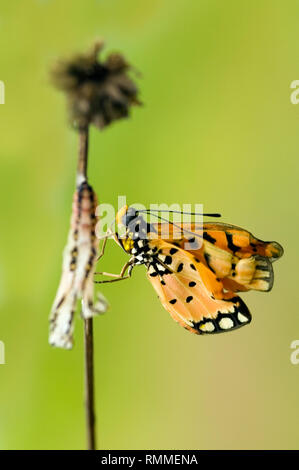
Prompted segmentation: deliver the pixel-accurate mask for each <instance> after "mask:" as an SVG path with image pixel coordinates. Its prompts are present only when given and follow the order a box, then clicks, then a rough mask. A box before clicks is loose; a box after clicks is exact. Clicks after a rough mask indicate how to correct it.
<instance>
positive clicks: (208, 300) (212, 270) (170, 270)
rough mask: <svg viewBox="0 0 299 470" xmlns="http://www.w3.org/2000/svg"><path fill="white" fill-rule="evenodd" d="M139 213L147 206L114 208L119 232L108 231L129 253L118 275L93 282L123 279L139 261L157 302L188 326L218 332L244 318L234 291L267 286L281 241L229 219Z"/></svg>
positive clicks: (245, 321)
mask: <svg viewBox="0 0 299 470" xmlns="http://www.w3.org/2000/svg"><path fill="white" fill-rule="evenodd" d="M160 212H161V211H160ZM169 212H171V211H169ZM143 213H150V211H149V210H146V211H138V210H136V209H134V208H132V207H128V206H124V207H123V208H122V209H120V210H119V211H118V213H117V216H116V223H117V225H118V226H120V227H123V228H124V232H125V234H124V236H120V235H119V234H118V233H117V232H115V233H112V232H110V235H109V236H112V238H114V240H115V241H116V242H117V243H118V244H119V245H120V246H121V247H122V248H123V249H124V251H125V252H126V253H128V254H129V255H131V257H130V259H129V261H128V262H127V263H126V264H125V266H124V267H123V269H122V271H121V273H120V274H119V275H111V276H114V279H110V280H106V281H105V280H104V281H95V282H100V283H102V282H113V281H117V280H121V279H127V278H128V277H130V276H131V273H132V270H133V268H134V267H135V266H136V265H141V264H143V265H145V267H146V269H147V278H148V280H149V281H150V282H151V284H152V286H153V287H154V289H155V291H156V292H157V294H158V297H159V299H160V301H161V303H162V305H163V307H164V308H165V309H166V310H167V311H168V312H169V313H170V315H171V316H172V318H173V319H174V320H175V321H176V322H178V323H179V324H180V325H181V326H183V327H184V328H185V329H187V330H189V331H190V332H192V333H195V334H214V333H222V332H226V331H232V330H236V329H238V328H240V327H242V326H244V325H247V324H249V323H250V321H251V314H250V312H249V310H248V308H247V306H246V304H245V303H244V302H243V300H242V299H241V298H240V297H239V296H238V295H237V294H236V293H237V292H245V291H248V290H257V291H262V292H268V291H270V290H271V288H272V286H273V280H274V274H273V267H272V262H273V261H275V260H277V259H278V258H280V257H281V256H282V254H283V248H282V247H281V245H279V244H278V243H277V242H264V241H262V240H259V239H258V238H256V237H254V236H253V235H252V234H251V233H250V232H248V231H247V230H244V229H242V228H240V227H236V226H234V225H228V224H223V223H211V222H207V223H203V224H196V223H191V224H187V225H186V224H184V223H180V224H176V223H173V222H170V221H167V222H166V223H164V222H162V221H163V220H167V219H164V218H163V217H161V216H157V217H158V218H159V219H160V221H159V222H158V223H148V222H146V220H145V219H144V218H143ZM204 215H212V216H217V217H218V216H219V214H204ZM106 241H107V238H106V239H105V240H104V243H103V247H102V251H101V256H102V255H103V253H104V248H105V243H106ZM97 274H104V275H110V274H109V273H97Z"/></svg>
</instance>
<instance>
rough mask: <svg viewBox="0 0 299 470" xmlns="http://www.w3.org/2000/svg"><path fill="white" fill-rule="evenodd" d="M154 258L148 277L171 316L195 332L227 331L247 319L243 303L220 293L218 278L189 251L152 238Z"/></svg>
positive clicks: (249, 316) (230, 293)
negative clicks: (155, 252)
mask: <svg viewBox="0 0 299 470" xmlns="http://www.w3.org/2000/svg"><path fill="white" fill-rule="evenodd" d="M150 246H151V248H153V249H158V254H157V261H158V262H156V263H155V264H153V265H151V266H150V267H149V269H148V278H149V280H150V282H151V283H152V285H153V287H154V288H155V290H156V292H157V293H158V296H159V298H160V300H161V302H162V304H163V306H164V307H165V309H166V310H167V311H168V312H169V313H170V314H171V316H172V317H173V319H174V320H175V321H177V322H178V323H179V324H180V325H181V326H183V327H184V328H186V329H188V330H190V331H192V332H194V333H196V334H204V333H208V334H212V333H220V332H225V331H231V330H234V329H236V328H239V327H241V326H243V325H245V324H247V323H249V322H250V321H251V315H250V313H249V311H248V308H247V307H246V305H245V304H244V302H243V301H242V300H241V299H240V298H239V297H238V296H236V295H235V294H234V293H233V292H224V290H223V284H222V282H221V280H220V279H218V278H217V276H216V275H215V274H214V273H213V272H212V271H211V270H210V269H209V268H208V267H207V266H206V265H205V264H204V263H203V262H202V261H200V260H199V259H198V258H196V257H195V256H194V255H193V254H191V253H189V252H187V251H185V250H183V249H181V248H179V247H176V246H175V245H173V244H171V243H167V242H165V241H162V240H152V241H151V242H150Z"/></svg>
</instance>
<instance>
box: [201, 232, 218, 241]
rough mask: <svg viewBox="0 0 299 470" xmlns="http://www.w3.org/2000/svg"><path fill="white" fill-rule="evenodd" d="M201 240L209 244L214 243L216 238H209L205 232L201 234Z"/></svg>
mask: <svg viewBox="0 0 299 470" xmlns="http://www.w3.org/2000/svg"><path fill="white" fill-rule="evenodd" d="M203 239H204V240H206V241H207V242H210V243H213V244H214V243H216V238H213V237H211V235H209V234H208V233H207V232H203Z"/></svg>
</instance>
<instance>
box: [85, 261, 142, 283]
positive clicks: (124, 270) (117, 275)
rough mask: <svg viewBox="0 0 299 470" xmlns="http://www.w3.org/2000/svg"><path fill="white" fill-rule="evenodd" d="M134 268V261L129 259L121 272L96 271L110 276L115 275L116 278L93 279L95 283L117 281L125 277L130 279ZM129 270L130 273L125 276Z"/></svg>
mask: <svg viewBox="0 0 299 470" xmlns="http://www.w3.org/2000/svg"><path fill="white" fill-rule="evenodd" d="M132 269H133V264H132V262H130V261H128V262H127V263H126V264H125V265H124V266H123V268H122V270H121V272H120V274H112V273H106V272H95V274H101V275H102V276H109V277H113V278H114V279H106V280H104V281H93V282H94V283H95V284H106V283H108V282H117V281H123V280H124V279H128V278H129V277H131V274H132ZM127 270H128V274H127V275H126V276H125V272H126V271H127Z"/></svg>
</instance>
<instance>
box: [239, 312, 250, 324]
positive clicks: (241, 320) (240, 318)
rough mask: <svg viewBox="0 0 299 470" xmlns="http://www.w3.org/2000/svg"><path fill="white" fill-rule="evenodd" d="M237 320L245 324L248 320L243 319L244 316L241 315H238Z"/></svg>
mask: <svg viewBox="0 0 299 470" xmlns="http://www.w3.org/2000/svg"><path fill="white" fill-rule="evenodd" d="M238 320H239V322H240V323H246V322H247V321H248V318H247V317H245V315H243V314H242V313H240V312H239V313H238Z"/></svg>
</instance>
